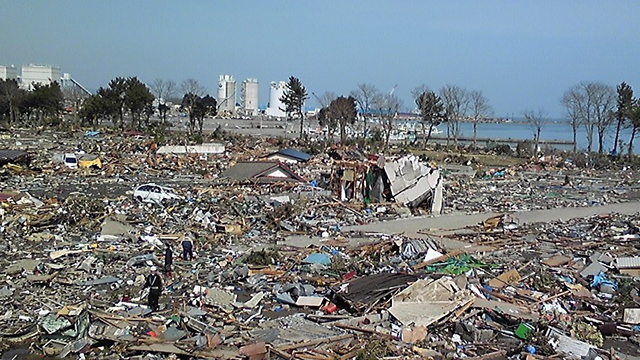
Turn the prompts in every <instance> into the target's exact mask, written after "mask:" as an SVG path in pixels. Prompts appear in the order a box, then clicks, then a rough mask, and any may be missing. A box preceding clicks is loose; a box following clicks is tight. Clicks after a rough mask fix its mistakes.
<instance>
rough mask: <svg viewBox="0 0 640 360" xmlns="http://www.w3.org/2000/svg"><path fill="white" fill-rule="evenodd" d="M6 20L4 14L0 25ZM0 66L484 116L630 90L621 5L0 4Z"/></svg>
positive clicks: (638, 50) (625, 5) (637, 58)
mask: <svg viewBox="0 0 640 360" xmlns="http://www.w3.org/2000/svg"><path fill="white" fill-rule="evenodd" d="M8 14H11V15H10V16H7V15H8ZM0 30H1V31H2V34H3V36H1V37H0V64H4V65H10V64H14V65H16V66H21V65H23V64H28V63H37V64H54V65H58V66H59V67H60V68H61V69H62V71H63V72H68V73H71V74H72V76H73V77H74V78H75V79H76V80H78V81H79V82H81V83H82V84H84V85H85V86H87V87H89V88H94V89H95V88H97V87H98V86H103V85H106V83H108V81H109V80H110V79H112V78H114V77H116V76H138V77H139V78H140V79H142V80H143V81H146V82H151V81H152V80H153V79H155V78H163V79H173V80H175V81H177V82H180V81H181V80H183V79H185V78H190V77H192V78H196V79H197V80H199V81H200V82H201V83H202V84H204V85H205V86H206V87H207V88H208V89H209V91H210V92H211V93H212V94H214V93H215V89H216V86H217V80H218V76H219V75H220V74H223V73H224V74H231V75H234V76H235V78H236V79H237V80H238V83H240V82H241V81H242V80H243V79H244V78H247V77H253V78H257V79H258V80H259V81H260V102H261V103H266V102H267V101H268V90H269V82H270V81H273V80H285V79H286V78H287V77H289V76H290V75H294V76H297V77H299V78H300V79H301V80H302V82H303V83H304V84H305V85H306V87H307V89H308V90H309V92H311V91H313V92H315V93H316V94H318V95H320V94H322V93H323V92H325V91H333V92H335V93H336V94H338V95H342V94H348V93H349V91H351V90H353V89H355V88H356V86H357V84H358V83H362V82H368V83H372V84H374V85H376V86H377V87H378V88H379V89H381V90H382V91H384V92H388V91H389V90H391V88H392V87H393V86H394V85H396V84H397V85H398V88H397V90H396V94H397V95H399V96H400V97H401V98H402V100H403V101H404V105H405V107H407V108H409V107H411V108H413V100H412V99H411V95H410V92H411V89H413V88H414V87H416V86H418V85H420V84H423V83H424V84H427V85H428V86H430V87H431V88H432V89H438V88H439V87H441V86H442V85H444V84H454V85H459V86H463V87H465V88H468V89H477V90H482V91H484V93H485V95H486V96H487V97H488V98H489V100H490V102H491V104H492V106H493V108H494V110H495V115H497V116H507V115H509V116H510V115H511V114H513V113H515V114H516V116H518V115H519V114H520V113H521V112H522V110H524V109H527V108H535V109H537V108H544V109H546V111H547V112H548V113H549V115H550V116H552V117H560V116H562V108H561V106H560V104H559V102H558V99H559V97H560V96H561V95H562V93H563V92H564V91H565V90H566V89H567V88H568V87H569V86H571V85H573V84H575V83H577V82H580V81H602V82H604V83H607V84H610V85H616V84H618V83H620V82H621V81H626V82H628V83H629V84H630V85H631V86H632V87H633V88H634V89H635V90H636V92H637V93H638V94H640V3H638V1H637V0H635V1H631V0H630V1H618V0H611V1H591V0H573V1H571V0H563V1H558V0H548V1H545V0H542V1H540V0H538V1H513V0H504V1H497V0H496V1H491V0H486V1H471V0H469V1H455V0H447V1H426V0H423V1H417V0H416V1H392V0H389V1H378V0H366V1H345V0H336V1H332V0H322V1H277V0H269V1H264V0H261V1H224V2H223V1H124V0H116V1H100V2H98V1H87V0H77V1H73V0H68V1H67V0H65V1H28V0H26V1H14V0H5V1H3V16H2V22H0Z"/></svg>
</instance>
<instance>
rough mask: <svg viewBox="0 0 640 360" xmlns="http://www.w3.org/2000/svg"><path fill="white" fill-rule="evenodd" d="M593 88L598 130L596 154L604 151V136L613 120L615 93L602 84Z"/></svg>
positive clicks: (594, 85)
mask: <svg viewBox="0 0 640 360" xmlns="http://www.w3.org/2000/svg"><path fill="white" fill-rule="evenodd" d="M593 87H594V92H593V94H594V98H593V106H594V115H595V116H594V118H595V122H596V128H597V130H598V153H602V152H603V151H604V136H605V135H606V133H607V131H608V130H609V128H610V126H611V124H612V123H613V120H614V119H615V113H614V109H615V105H616V93H615V90H614V89H613V87H611V86H609V85H605V84H603V83H595V84H593Z"/></svg>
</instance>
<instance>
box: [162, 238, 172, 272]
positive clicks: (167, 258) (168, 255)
mask: <svg viewBox="0 0 640 360" xmlns="http://www.w3.org/2000/svg"><path fill="white" fill-rule="evenodd" d="M171 265H173V249H172V248H171V244H169V243H167V248H166V249H165V251H164V272H165V273H166V274H168V275H170V274H171Z"/></svg>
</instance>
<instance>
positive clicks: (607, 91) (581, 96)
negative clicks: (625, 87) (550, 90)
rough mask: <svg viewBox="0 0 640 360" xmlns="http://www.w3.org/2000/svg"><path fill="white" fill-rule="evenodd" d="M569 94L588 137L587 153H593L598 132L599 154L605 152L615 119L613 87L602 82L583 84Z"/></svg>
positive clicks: (571, 89)
mask: <svg viewBox="0 0 640 360" xmlns="http://www.w3.org/2000/svg"><path fill="white" fill-rule="evenodd" d="M567 94H569V95H568V96H569V97H570V98H571V101H572V102H573V105H572V106H574V107H575V111H576V112H577V114H579V117H580V122H581V124H582V125H583V126H584V129H585V132H586V135H587V152H589V153H591V152H592V151H593V136H594V133H595V132H596V130H597V132H598V152H600V153H601V152H603V151H604V136H605V134H606V133H607V131H608V130H609V128H610V125H611V123H612V122H613V120H614V118H615V116H614V115H615V113H614V111H613V110H614V107H615V103H616V101H615V100H616V99H615V91H614V90H613V87H611V86H609V85H605V84H603V83H601V82H582V83H579V84H578V85H575V86H573V87H571V88H570V89H569V90H568V92H567Z"/></svg>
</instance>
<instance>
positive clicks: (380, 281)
mask: <svg viewBox="0 0 640 360" xmlns="http://www.w3.org/2000/svg"><path fill="white" fill-rule="evenodd" d="M100 137H102V140H103V141H102V142H100V141H97V138H100ZM46 139H47V138H46V137H45V139H44V140H42V141H37V142H36V140H33V139H31V140H29V139H26V138H22V139H21V140H20V141H16V140H15V138H13V139H0V140H2V141H0V143H2V146H4V147H5V148H7V149H8V150H10V151H16V150H21V151H25V152H26V153H27V154H29V155H30V162H29V161H26V160H25V161H23V162H21V163H19V164H14V165H15V166H17V167H19V169H18V168H17V167H11V166H9V167H7V166H6V165H5V167H4V168H3V170H2V172H1V173H0V176H1V177H2V179H3V181H2V185H1V188H0V193H1V196H0V236H1V238H2V241H0V252H1V253H2V257H0V274H2V276H1V277H0V299H1V300H2V302H1V303H0V328H1V329H2V330H1V332H0V337H1V338H2V340H1V341H0V350H1V351H3V352H4V355H3V356H5V357H6V356H10V357H9V358H11V357H12V356H13V355H12V354H18V352H20V351H24V349H25V347H27V348H28V351H30V352H32V353H35V354H37V355H44V356H58V357H61V358H102V359H115V358H133V359H164V358H167V359H174V358H176V357H180V358H211V359H239V358H250V359H266V358H270V359H274V358H282V359H354V358H358V359H377V358H383V357H392V358H416V359H422V358H433V359H444V358H447V359H450V358H478V359H480V358H483V359H491V358H512V359H518V358H527V359H536V358H544V357H556V358H588V359H596V358H598V357H600V358H603V359H604V358H612V357H615V356H617V355H616V353H617V352H619V353H620V356H619V358H625V357H626V356H637V355H638V352H639V351H640V348H639V347H638V346H637V344H638V340H640V336H639V335H640V294H639V293H638V288H639V287H640V281H639V280H638V277H640V249H639V248H638V247H637V241H638V240H640V214H639V213H637V212H636V214H616V213H613V214H611V213H606V214H597V215H593V216H585V217H575V218H572V219H569V220H552V221H547V222H527V223H518V222H517V221H516V220H514V217H513V215H514V213H512V212H514V211H529V210H533V209H537V210H540V209H547V208H553V207H585V206H586V207H592V206H593V205H597V204H604V203H607V204H612V203H616V202H625V201H629V200H632V199H633V196H634V195H633V194H635V193H636V192H637V185H634V183H633V182H632V181H629V179H618V180H607V179H604V178H598V177H597V176H593V174H592V175H590V176H589V177H582V178H580V177H576V176H574V177H573V180H572V181H570V184H565V183H564V182H565V181H564V180H565V179H564V176H562V174H561V173H560V172H556V173H553V172H552V171H550V172H549V173H545V174H540V173H528V172H526V171H520V170H515V169H507V170H505V171H502V172H503V175H500V176H496V175H495V174H496V173H497V172H496V171H494V172H493V173H491V172H490V173H489V175H490V176H488V177H487V176H484V178H483V177H480V178H477V177H474V176H473V174H471V176H469V174H468V173H469V172H468V171H466V170H464V169H463V171H460V169H459V168H458V169H454V168H453V167H451V168H449V169H447V168H438V167H437V166H434V165H433V164H429V165H428V164H425V163H423V162H421V161H419V160H418V158H416V157H414V156H411V155H408V156H401V157H398V158H395V159H385V158H383V157H381V156H367V155H366V154H362V153H361V152H360V151H355V150H353V149H345V148H334V149H331V150H329V151H328V152H327V153H326V154H322V155H319V156H315V157H310V156H309V157H306V156H304V155H305V154H304V153H302V152H300V151H293V150H291V149H288V150H287V151H273V149H270V147H269V146H268V145H269V144H268V143H266V142H261V141H260V140H246V141H256V143H255V144H254V145H255V146H238V145H237V144H236V145H234V144H231V143H221V144H215V145H214V144H209V145H206V146H204V147H187V146H185V145H183V144H180V143H177V144H176V143H174V144H171V145H174V147H172V148H171V147H170V148H164V150H162V151H160V153H158V152H157V151H156V150H157V147H156V146H155V144H154V143H153V142H152V141H151V140H150V139H147V138H144V137H136V138H118V137H115V136H110V135H105V134H95V135H92V136H90V137H89V139H87V138H86V137H83V139H82V141H83V145H82V148H83V150H84V151H85V153H89V154H93V155H94V156H95V158H93V157H91V159H93V160H95V159H100V161H101V162H100V164H101V166H100V167H98V166H87V167H82V166H79V167H77V168H74V167H70V166H65V164H66V162H59V161H57V160H56V159H54V154H67V153H74V154H75V152H74V150H73V149H74V148H76V147H77V143H75V142H74V141H71V140H68V139H66V140H61V139H58V138H56V139H54V140H52V139H51V138H48V139H49V140H46ZM76 140H77V139H76ZM25 144H27V145H25ZM28 144H32V145H28ZM245 145H247V144H245ZM7 154H9V153H7ZM15 154H17V153H15ZM20 156H21V157H22V158H24V154H23V153H20ZM79 159H82V157H79ZM93 160H91V161H93ZM285 162H286V164H287V165H285V164H284V163H285ZM559 182H562V184H560V183H559ZM550 191H553V192H555V193H556V194H557V196H548V197H545V196H540V194H543V193H544V194H547V193H548V192H550ZM507 210H508V211H509V212H511V213H508V214H507V213H504V212H505V211H507ZM440 212H443V213H452V212H464V213H467V214H474V213H479V212H482V213H485V212H486V213H487V214H486V216H485V217H483V220H482V221H480V222H479V223H477V224H476V225H473V226H456V222H455V221H451V219H452V218H447V219H446V221H445V217H450V216H453V215H451V214H446V215H444V216H442V217H441V218H436V220H437V219H443V223H442V224H443V226H442V227H441V228H429V229H424V230H422V231H419V232H417V233H411V232H409V231H399V232H395V233H393V232H392V231H384V232H379V233H373V232H366V231H364V230H360V231H345V230H344V229H343V228H344V227H346V226H352V228H353V227H354V226H355V227H356V228H357V227H358V226H364V225H366V224H373V223H380V222H384V223H383V224H390V222H394V221H395V222H398V221H414V222H421V221H424V218H423V217H412V215H415V214H422V213H431V214H434V215H439V214H440ZM493 212H500V214H498V215H495V214H493ZM385 221H386V222H385ZM445 224H448V225H445ZM391 228H393V227H392V226H389V229H391ZM403 230H404V229H403ZM169 260H171V261H169ZM155 269H158V271H155ZM150 276H157V277H158V278H159V279H160V283H161V285H159V286H158V287H159V289H160V297H159V304H158V306H157V308H156V306H155V305H154V304H153V303H152V302H150V301H149V300H150V299H151V297H152V296H150V295H152V294H151V292H152V291H153V289H152V288H153V287H154V286H156V285H149V278H150ZM154 279H155V278H154ZM154 284H155V283H154Z"/></svg>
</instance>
